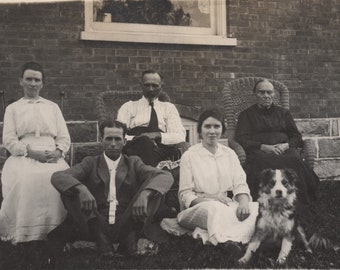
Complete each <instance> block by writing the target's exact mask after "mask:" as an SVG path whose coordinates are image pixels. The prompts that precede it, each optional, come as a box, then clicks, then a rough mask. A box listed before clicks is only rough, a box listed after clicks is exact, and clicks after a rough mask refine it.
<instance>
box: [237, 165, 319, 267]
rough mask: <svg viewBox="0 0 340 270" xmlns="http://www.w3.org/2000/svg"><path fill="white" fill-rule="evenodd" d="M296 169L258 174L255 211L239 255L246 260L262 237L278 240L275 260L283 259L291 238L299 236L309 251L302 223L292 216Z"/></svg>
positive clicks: (262, 239)
mask: <svg viewBox="0 0 340 270" xmlns="http://www.w3.org/2000/svg"><path fill="white" fill-rule="evenodd" d="M296 180H297V175H296V173H295V172H294V171H293V170H291V169H281V170H272V169H266V170H264V171H262V172H261V174H260V186H259V198H258V200H257V201H258V202H259V215H258V217H257V220H256V228H255V232H254V235H253V236H252V239H251V240H250V242H249V244H248V248H247V251H246V253H245V255H244V256H243V257H242V258H240V259H239V261H238V262H239V263H240V264H246V263H248V262H249V260H250V259H251V257H252V254H253V253H254V252H255V251H256V250H257V249H258V248H259V246H260V244H261V243H262V242H263V241H265V240H269V241H281V242H280V243H281V251H280V253H279V256H278V258H277V260H276V262H277V263H278V264H283V263H285V261H286V259H287V257H288V255H289V253H290V250H291V248H292V244H293V241H294V239H295V238H296V237H297V236H299V237H300V238H301V240H302V242H303V244H304V246H305V248H306V250H307V251H308V252H310V253H311V252H312V251H311V249H310V247H309V245H308V242H307V240H306V236H305V233H304V230H303V229H302V227H301V226H300V225H299V224H298V221H297V220H296V207H295V206H296V203H297V198H296V193H297V188H296V185H295V182H296Z"/></svg>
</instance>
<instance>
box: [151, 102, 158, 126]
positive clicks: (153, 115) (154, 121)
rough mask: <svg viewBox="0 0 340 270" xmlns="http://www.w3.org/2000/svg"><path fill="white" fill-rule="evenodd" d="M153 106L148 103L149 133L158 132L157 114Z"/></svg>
mask: <svg viewBox="0 0 340 270" xmlns="http://www.w3.org/2000/svg"><path fill="white" fill-rule="evenodd" d="M153 105H154V104H153V102H150V106H151V116H150V122H149V132H154V131H159V129H158V118H157V113H156V111H155V108H154V107H153Z"/></svg>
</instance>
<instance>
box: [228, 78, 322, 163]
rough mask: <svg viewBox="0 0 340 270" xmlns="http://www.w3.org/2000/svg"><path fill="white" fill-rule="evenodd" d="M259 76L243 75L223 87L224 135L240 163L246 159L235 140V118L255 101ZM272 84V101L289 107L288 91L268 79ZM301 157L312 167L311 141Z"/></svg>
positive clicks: (283, 86) (280, 84) (312, 149)
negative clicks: (225, 126) (255, 86)
mask: <svg viewBox="0 0 340 270" xmlns="http://www.w3.org/2000/svg"><path fill="white" fill-rule="evenodd" d="M261 79H263V78H261V77H244V78H239V79H235V80H232V81H230V82H226V83H225V85H224V88H223V108H224V113H225V116H226V121H227V131H226V135H227V136H228V139H229V145H230V147H231V148H232V149H233V150H234V151H235V152H236V153H237V155H238V157H239V159H240V162H241V164H242V165H243V164H244V163H245V161H246V154H245V151H244V149H243V148H242V146H241V145H240V144H238V143H237V142H236V141H235V140H234V137H235V131H236V125H237V118H238V115H239V114H240V112H242V111H243V110H245V109H246V108H248V107H250V106H251V105H253V104H255V103H256V99H255V96H254V93H253V88H254V85H255V84H256V82H258V81H259V80H261ZM268 80H269V81H270V82H271V83H272V84H273V86H274V90H275V98H274V103H275V104H277V105H280V106H282V107H284V108H287V109H289V91H288V88H287V87H286V86H285V85H284V84H283V83H281V82H279V81H276V80H271V79H268ZM302 157H303V158H304V159H305V160H306V162H307V163H308V164H309V165H310V166H311V167H312V168H313V167H314V161H315V158H316V152H315V146H314V144H313V143H312V142H311V141H308V140H307V141H305V142H304V145H303V149H302Z"/></svg>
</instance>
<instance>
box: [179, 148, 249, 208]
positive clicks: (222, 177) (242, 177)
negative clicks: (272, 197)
mask: <svg viewBox="0 0 340 270" xmlns="http://www.w3.org/2000/svg"><path fill="white" fill-rule="evenodd" d="M227 191H232V192H233V194H234V197H235V196H236V195H237V194H240V193H246V194H248V196H249V198H250V199H251V197H250V191H249V187H248V185H247V182H246V174H245V172H244V171H243V169H242V167H241V164H240V162H239V160H238V158H237V155H236V154H235V152H234V151H233V150H231V149H230V148H229V147H226V146H224V145H222V144H218V148H217V151H216V153H215V154H212V153H211V152H209V151H208V150H207V149H206V148H205V147H204V146H203V145H202V143H199V144H196V145H194V146H191V147H190V148H189V150H188V151H186V152H185V153H184V154H183V156H182V158H181V163H180V181H179V200H180V202H181V205H182V206H184V208H189V207H190V204H191V202H192V201H193V200H194V199H196V198H198V197H209V198H214V197H215V198H218V197H220V196H226V193H227Z"/></svg>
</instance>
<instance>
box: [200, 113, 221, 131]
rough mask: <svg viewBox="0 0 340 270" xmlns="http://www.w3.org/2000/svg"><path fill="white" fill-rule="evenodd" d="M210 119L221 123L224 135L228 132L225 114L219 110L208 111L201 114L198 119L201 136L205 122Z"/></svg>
mask: <svg viewBox="0 0 340 270" xmlns="http://www.w3.org/2000/svg"><path fill="white" fill-rule="evenodd" d="M209 117H212V118H215V119H217V120H218V121H220V122H221V125H222V134H223V133H224V132H225V130H226V125H225V122H224V117H223V114H222V113H221V112H220V111H219V110H218V109H208V110H205V111H204V112H202V113H201V115H200V117H199V119H198V124H197V132H198V134H201V132H202V125H203V122H204V121H205V120H206V119H207V118H209Z"/></svg>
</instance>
